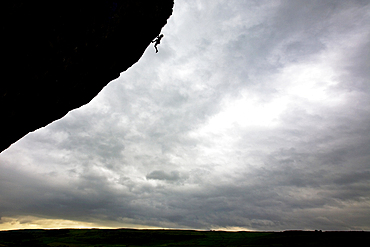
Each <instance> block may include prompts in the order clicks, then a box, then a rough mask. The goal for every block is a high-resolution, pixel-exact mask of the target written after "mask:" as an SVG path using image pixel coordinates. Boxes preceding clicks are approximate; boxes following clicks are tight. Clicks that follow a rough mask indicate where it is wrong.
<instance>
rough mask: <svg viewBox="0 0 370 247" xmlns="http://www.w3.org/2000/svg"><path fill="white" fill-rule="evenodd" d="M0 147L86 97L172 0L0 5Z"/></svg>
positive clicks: (121, 64)
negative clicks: (0, 59) (0, 77)
mask: <svg viewBox="0 0 370 247" xmlns="http://www.w3.org/2000/svg"><path fill="white" fill-rule="evenodd" d="M0 5H1V8H0V14H1V36H2V38H1V50H2V51H1V58H2V64H3V68H2V73H3V75H2V79H1V83H0V110H1V126H2V130H1V132H2V134H1V138H0V151H3V150H4V149H6V148H8V147H9V146H10V145H11V144H12V143H14V142H16V141H17V140H18V139H20V138H21V137H23V136H24V135H26V134H27V133H28V132H30V131H34V130H36V129H38V128H41V127H43V126H46V125H47V124H49V123H51V122H52V121H54V120H57V119H59V118H61V117H63V116H64V115H65V114H67V113H68V111H70V110H72V109H75V108H78V107H80V106H82V105H84V104H86V103H88V102H89V101H90V100H91V99H92V98H93V97H95V96H96V95H97V94H98V93H99V91H100V90H101V89H102V88H103V87H104V86H105V85H107V84H108V83H109V82H110V81H111V80H113V79H115V78H117V77H118V76H119V74H120V72H123V71H125V70H126V69H127V68H129V67H130V66H131V65H133V64H134V63H135V62H137V61H138V59H139V58H140V57H141V56H142V54H143V52H144V51H145V49H146V48H147V46H148V45H149V44H150V42H151V41H152V40H153V39H154V38H155V37H156V36H157V35H158V34H160V32H161V29H162V27H163V26H164V25H165V24H166V22H167V19H168V18H169V17H170V15H171V14H172V8H173V0H151V1H147V0H125V1H99V0H98V1H74V2H70V1H48V2H42V1H38V2H37V3H35V1H6V2H5V3H2V4H0Z"/></svg>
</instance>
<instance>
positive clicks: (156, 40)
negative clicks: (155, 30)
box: [152, 34, 164, 53]
mask: <svg viewBox="0 0 370 247" xmlns="http://www.w3.org/2000/svg"><path fill="white" fill-rule="evenodd" d="M163 36H164V35H163V34H161V35H158V36H157V38H155V40H153V41H152V43H154V42H155V44H154V48H155V53H157V52H158V48H157V45H159V44H160V43H161V39H162V38H163Z"/></svg>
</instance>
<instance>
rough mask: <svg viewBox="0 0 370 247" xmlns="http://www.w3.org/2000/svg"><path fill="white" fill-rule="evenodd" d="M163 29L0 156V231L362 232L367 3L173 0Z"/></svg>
mask: <svg viewBox="0 0 370 247" xmlns="http://www.w3.org/2000/svg"><path fill="white" fill-rule="evenodd" d="M162 33H163V34H164V38H163V39H162V41H161V44H160V45H159V46H158V48H159V52H158V53H155V50H154V48H153V46H152V45H151V46H149V47H148V48H147V50H146V52H145V53H144V55H143V57H142V58H141V59H140V61H139V62H138V63H136V64H135V65H133V66H132V67H131V68H130V69H128V70H127V71H126V72H124V73H122V74H121V76H120V77H119V78H118V79H116V80H114V81H112V82H111V83H110V84H109V85H108V86H106V87H105V88H104V89H103V90H102V92H101V93H100V94H99V95H98V96H97V97H96V98H94V99H93V100H92V101H91V102H90V103H89V104H87V105H85V106H83V107H81V108H79V109H76V110H73V111H71V112H69V113H68V114H67V115H66V116H65V117H64V118H62V119H60V120H58V121H55V122H53V123H51V124H50V125H48V126H46V127H45V128H41V129H39V130H37V131H35V132H32V133H30V134H28V135H27V136H26V137H24V138H22V139H21V140H20V141H18V142H17V143H15V144H13V145H12V146H11V147H10V148H9V149H7V150H5V151H4V152H2V153H1V154H0V217H1V220H0V229H18V228H63V227H106V228H109V227H138V228H145V227H159V228H187V229H245V230H285V229H312V230H314V229H322V230H370V183H369V180H370V49H369V47H370V2H369V1H368V0H349V1H348V0H346V1H338V0H310V1H303V0H302V1H297V0H273V1H271V0H259V1H253V0H243V1H240V0H186V1H183V0H175V6H174V12H173V15H172V16H171V17H170V19H169V20H168V24H167V25H166V26H165V27H164V28H163V29H162ZM25 124H26V123H25Z"/></svg>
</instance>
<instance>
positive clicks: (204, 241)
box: [0, 229, 370, 247]
mask: <svg viewBox="0 0 370 247" xmlns="http://www.w3.org/2000/svg"><path fill="white" fill-rule="evenodd" d="M369 240H370V232H304V231H287V232H223V231H190V230H133V229H116V230H103V229H61V230H14V231H0V246H1V247H4V246H8V247H13V246H17V247H19V246H40V247H46V246H53V247H58V246H59V247H66V246H68V247H85V246H95V247H98V246H99V247H103V246H105V247H111V246H112V247H113V246H115V247H123V246H130V247H133V246H223V247H226V246H230V247H231V246H233V247H234V246H235V247H236V246H240V247H242V246H245V247H246V246H248V247H253V246H265V247H267V246H276V247H277V246H368V244H369V242H370V241H369Z"/></svg>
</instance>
